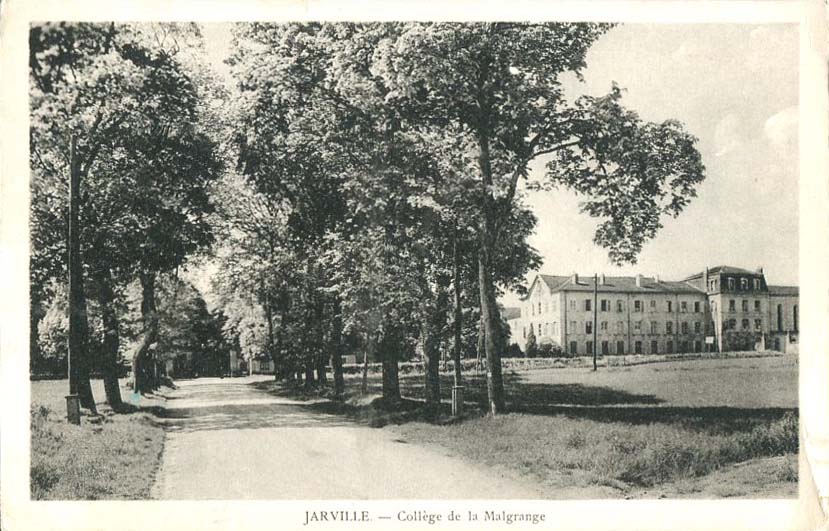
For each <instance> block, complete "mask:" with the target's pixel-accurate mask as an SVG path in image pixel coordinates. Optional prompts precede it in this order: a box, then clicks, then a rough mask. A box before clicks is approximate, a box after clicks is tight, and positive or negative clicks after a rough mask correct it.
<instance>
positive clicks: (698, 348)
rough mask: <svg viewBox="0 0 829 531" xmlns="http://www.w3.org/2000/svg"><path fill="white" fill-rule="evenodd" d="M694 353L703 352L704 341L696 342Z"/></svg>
mask: <svg viewBox="0 0 829 531" xmlns="http://www.w3.org/2000/svg"><path fill="white" fill-rule="evenodd" d="M694 352H702V341H694Z"/></svg>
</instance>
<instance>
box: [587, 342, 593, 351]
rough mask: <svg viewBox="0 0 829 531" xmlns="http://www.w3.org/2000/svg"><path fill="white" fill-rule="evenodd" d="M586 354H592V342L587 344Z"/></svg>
mask: <svg viewBox="0 0 829 531" xmlns="http://www.w3.org/2000/svg"><path fill="white" fill-rule="evenodd" d="M586 352H587V354H593V342H592V341H588V342H587V351H586Z"/></svg>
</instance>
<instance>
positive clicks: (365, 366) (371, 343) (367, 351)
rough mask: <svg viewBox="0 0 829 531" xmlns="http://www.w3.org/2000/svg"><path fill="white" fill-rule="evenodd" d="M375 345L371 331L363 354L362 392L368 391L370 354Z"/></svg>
mask: <svg viewBox="0 0 829 531" xmlns="http://www.w3.org/2000/svg"><path fill="white" fill-rule="evenodd" d="M373 347H374V340H373V336H372V334H371V333H369V334H368V337H367V339H366V346H365V351H364V354H363V382H362V385H361V386H360V392H361V393H362V394H366V393H368V356H369V354H370V353H371V351H372V348H373Z"/></svg>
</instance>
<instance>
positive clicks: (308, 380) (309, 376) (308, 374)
mask: <svg viewBox="0 0 829 531" xmlns="http://www.w3.org/2000/svg"><path fill="white" fill-rule="evenodd" d="M314 384H315V382H314V368H313V367H312V366H310V365H309V366H307V367H305V389H311V388H313V387H314Z"/></svg>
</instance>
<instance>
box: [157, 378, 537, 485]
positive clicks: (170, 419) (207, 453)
mask: <svg viewBox="0 0 829 531" xmlns="http://www.w3.org/2000/svg"><path fill="white" fill-rule="evenodd" d="M257 380H259V381H261V378H258V379H257V378H256V377H253V378H233V379H224V380H222V379H217V378H209V379H199V380H194V381H187V382H182V383H180V384H179V385H180V387H179V388H178V389H177V390H176V391H174V392H173V393H171V394H170V395H169V396H168V401H167V405H166V409H167V418H165V420H164V422H165V424H166V430H167V439H166V443H165V447H164V455H163V456H162V461H161V468H160V470H159V471H158V474H157V476H156V484H155V486H154V487H153V497H154V498H156V499H167V500H193V499H201V500H203V499H430V498H446V499H505V498H530V499H538V498H541V497H542V496H541V494H540V491H538V490H537V489H536V488H535V487H534V486H533V485H532V484H531V483H529V482H524V481H522V480H521V479H518V478H514V477H507V476H505V475H503V474H500V473H497V472H495V471H493V470H487V469H485V468H483V467H481V466H477V465H475V464H472V463H468V462H465V461H462V460H459V459H457V458H453V457H450V456H448V455H446V454H443V453H440V451H439V450H437V449H433V448H424V447H420V446H415V445H411V444H407V443H406V442H405V441H402V440H400V439H395V436H394V435H393V434H392V433H390V432H389V431H388V430H382V429H376V428H370V427H366V426H361V425H358V424H355V423H352V422H350V421H347V420H344V419H342V418H341V417H338V416H334V415H329V414H324V413H319V412H316V411H312V410H311V409H310V408H309V407H308V402H297V401H292V400H290V399H286V398H282V397H278V396H273V395H271V394H269V393H267V392H266V391H264V390H261V389H259V388H257V387H256V386H255V383H256V381H257Z"/></svg>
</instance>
